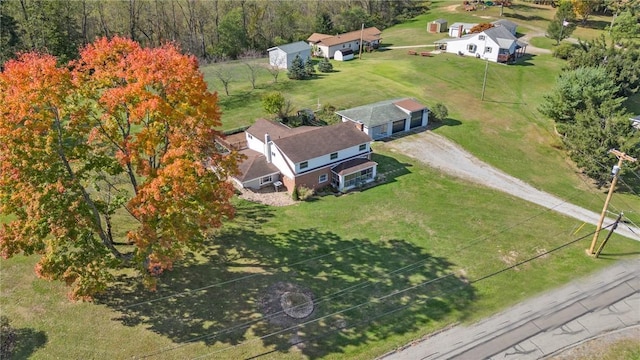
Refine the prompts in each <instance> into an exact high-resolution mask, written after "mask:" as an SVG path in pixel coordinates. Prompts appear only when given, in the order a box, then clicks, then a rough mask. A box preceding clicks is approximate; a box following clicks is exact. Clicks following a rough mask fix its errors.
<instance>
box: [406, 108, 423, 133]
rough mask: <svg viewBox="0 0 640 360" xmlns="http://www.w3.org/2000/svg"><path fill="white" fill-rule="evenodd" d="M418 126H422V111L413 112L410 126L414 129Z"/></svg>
mask: <svg viewBox="0 0 640 360" xmlns="http://www.w3.org/2000/svg"><path fill="white" fill-rule="evenodd" d="M418 126H422V111H419V112H414V113H411V124H409V128H411V129H413V128H415V127H418Z"/></svg>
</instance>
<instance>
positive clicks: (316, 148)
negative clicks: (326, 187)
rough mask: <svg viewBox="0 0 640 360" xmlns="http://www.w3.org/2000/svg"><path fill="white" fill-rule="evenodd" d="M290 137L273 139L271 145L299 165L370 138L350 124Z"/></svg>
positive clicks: (323, 128) (365, 141)
mask: <svg viewBox="0 0 640 360" xmlns="http://www.w3.org/2000/svg"><path fill="white" fill-rule="evenodd" d="M313 129H314V130H312V131H305V132H302V133H298V134H295V135H292V136H287V137H284V138H280V139H274V138H272V140H273V143H274V144H275V145H276V146H277V147H278V148H280V150H281V151H282V152H283V153H284V154H286V155H287V156H288V157H289V159H291V161H293V162H294V163H299V162H302V161H306V160H309V159H313V158H316V157H319V156H322V155H326V154H331V153H334V152H337V151H340V150H344V149H346V148H350V147H353V146H357V145H360V144H364V143H368V142H370V141H371V137H370V136H369V135H367V134H365V133H364V132H362V131H360V130H358V129H356V127H355V125H354V124H353V123H351V122H342V123H339V124H335V125H330V126H322V127H317V128H313Z"/></svg>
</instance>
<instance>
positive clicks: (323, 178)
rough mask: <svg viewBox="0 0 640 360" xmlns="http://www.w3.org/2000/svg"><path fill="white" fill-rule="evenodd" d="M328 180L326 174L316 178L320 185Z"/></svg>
mask: <svg viewBox="0 0 640 360" xmlns="http://www.w3.org/2000/svg"><path fill="white" fill-rule="evenodd" d="M328 178H329V177H328V176H327V174H322V175H320V176H318V183H319V184H322V183H323V182H327V179H328Z"/></svg>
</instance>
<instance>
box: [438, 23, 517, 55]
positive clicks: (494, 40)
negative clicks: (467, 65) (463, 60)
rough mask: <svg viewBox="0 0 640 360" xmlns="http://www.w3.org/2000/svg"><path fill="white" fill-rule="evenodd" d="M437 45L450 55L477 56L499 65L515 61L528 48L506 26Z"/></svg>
mask: <svg viewBox="0 0 640 360" xmlns="http://www.w3.org/2000/svg"><path fill="white" fill-rule="evenodd" d="M435 43H436V47H437V48H439V49H440V50H445V51H446V52H448V53H453V54H458V55H464V56H475V57H477V58H481V59H486V60H489V61H493V62H499V63H508V62H512V61H514V60H515V59H516V58H518V57H520V56H522V55H523V54H524V52H525V49H526V47H527V44H526V43H524V42H521V41H518V39H517V38H516V37H515V35H513V33H512V32H511V30H510V29H509V28H507V27H506V26H495V27H492V28H489V29H487V30H485V31H482V32H480V33H475V34H468V35H463V36H462V37H459V38H449V39H442V40H438V41H436V42H435Z"/></svg>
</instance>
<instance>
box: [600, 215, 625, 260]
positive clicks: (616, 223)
mask: <svg viewBox="0 0 640 360" xmlns="http://www.w3.org/2000/svg"><path fill="white" fill-rule="evenodd" d="M623 215H624V213H622V212H620V214H619V215H618V218H617V219H616V222H614V223H613V226H611V230H610V231H609V234H607V237H606V238H604V241H603V242H602V244H600V246H599V247H598V250H597V251H596V254H595V257H596V259H597V258H598V256H600V253H601V252H602V249H604V246H605V245H607V241H609V238H610V237H611V235H613V232H614V231H615V230H616V228H617V227H618V223H619V222H620V220H622V216H623Z"/></svg>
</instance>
